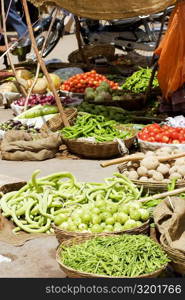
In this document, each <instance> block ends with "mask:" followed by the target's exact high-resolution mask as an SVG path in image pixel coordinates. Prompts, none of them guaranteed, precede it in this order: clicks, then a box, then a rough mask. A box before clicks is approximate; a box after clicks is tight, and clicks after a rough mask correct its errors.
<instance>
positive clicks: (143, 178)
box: [139, 176, 148, 181]
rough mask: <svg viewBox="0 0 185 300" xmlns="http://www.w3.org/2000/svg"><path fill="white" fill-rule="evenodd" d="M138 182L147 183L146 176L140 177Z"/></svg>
mask: <svg viewBox="0 0 185 300" xmlns="http://www.w3.org/2000/svg"><path fill="white" fill-rule="evenodd" d="M139 180H140V181H148V178H147V177H146V176H142V177H140V178H139Z"/></svg>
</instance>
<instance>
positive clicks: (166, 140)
mask: <svg viewBox="0 0 185 300" xmlns="http://www.w3.org/2000/svg"><path fill="white" fill-rule="evenodd" d="M169 140H170V139H169V137H168V136H166V135H163V136H162V138H161V142H162V143H168V142H169Z"/></svg>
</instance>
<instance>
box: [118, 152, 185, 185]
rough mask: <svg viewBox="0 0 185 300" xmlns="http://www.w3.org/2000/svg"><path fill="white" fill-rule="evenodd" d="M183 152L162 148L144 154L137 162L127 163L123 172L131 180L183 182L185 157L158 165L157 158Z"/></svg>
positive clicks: (184, 177)
mask: <svg viewBox="0 0 185 300" xmlns="http://www.w3.org/2000/svg"><path fill="white" fill-rule="evenodd" d="M183 152H184V151H182V150H179V149H171V148H170V147H163V148H160V149H158V150H156V151H153V152H152V151H148V152H146V153H145V157H144V159H142V160H141V161H138V162H129V163H128V164H127V169H126V170H125V171H124V172H123V174H124V175H125V176H127V177H128V178H129V179H131V180H140V181H150V182H162V183H169V182H170V180H171V179H173V178H176V179H177V181H178V182H179V181H183V180H185V157H182V158H177V159H176V160H172V161H166V162H163V163H160V162H159V160H158V158H159V157H162V156H169V155H174V154H180V153H183Z"/></svg>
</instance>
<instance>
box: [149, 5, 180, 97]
mask: <svg viewBox="0 0 185 300" xmlns="http://www.w3.org/2000/svg"><path fill="white" fill-rule="evenodd" d="M155 54H157V55H159V61H158V64H159V71H158V80H159V85H160V88H161V90H162V93H163V96H164V97H165V98H166V99H168V98H170V96H171V95H172V94H173V92H175V91H176V90H177V89H179V88H180V87H182V85H183V84H184V83H185V1H180V2H178V3H177V5H176V7H175V9H174V11H173V13H172V15H171V18H170V22H169V25H168V30H167V32H166V34H165V36H164V38H163V40H162V41H161V43H160V45H159V47H158V48H157V49H156V50H155Z"/></svg>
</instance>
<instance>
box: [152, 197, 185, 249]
mask: <svg viewBox="0 0 185 300" xmlns="http://www.w3.org/2000/svg"><path fill="white" fill-rule="evenodd" d="M154 221H155V224H156V226H157V229H158V230H159V232H160V234H161V236H165V239H166V241H167V243H168V245H169V246H170V247H171V248H173V249H177V250H180V251H182V252H183V253H184V254H185V199H181V198H176V197H172V198H170V201H169V199H168V198H167V199H165V200H164V201H162V202H161V203H160V204H159V205H158V206H157V207H156V208H155V210H154Z"/></svg>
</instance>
